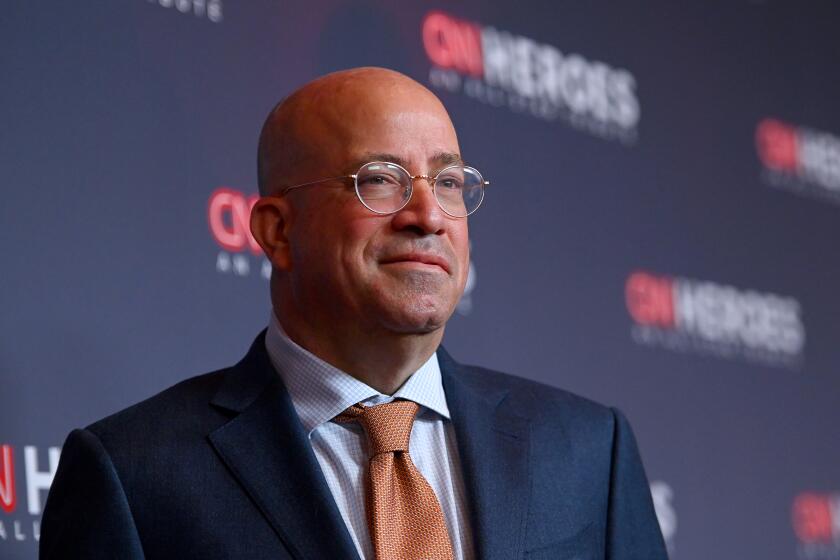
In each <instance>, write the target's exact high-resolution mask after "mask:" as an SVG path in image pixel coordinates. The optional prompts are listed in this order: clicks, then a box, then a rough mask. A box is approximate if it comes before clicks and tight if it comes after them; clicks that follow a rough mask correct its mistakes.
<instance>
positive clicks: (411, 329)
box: [380, 296, 455, 334]
mask: <svg viewBox="0 0 840 560" xmlns="http://www.w3.org/2000/svg"><path fill="white" fill-rule="evenodd" d="M415 297H416V296H415ZM424 300H425V301H424ZM391 303H393V304H394V305H393V306H388V307H387V309H382V308H380V313H381V314H380V317H382V324H383V325H384V326H385V327H386V328H387V329H388V330H390V331H392V332H397V333H402V334H428V333H431V332H434V331H437V330H440V329H441V328H443V327H444V326H445V325H446V322H447V321H448V320H449V317H450V316H451V315H452V312H453V311H454V310H455V306H454V305H451V306H450V305H444V304H442V303H441V302H439V301H434V302H430V301H428V299H427V298H423V297H419V298H416V299H400V300H399V301H394V302H391Z"/></svg>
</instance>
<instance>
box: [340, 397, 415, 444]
mask: <svg viewBox="0 0 840 560" xmlns="http://www.w3.org/2000/svg"><path fill="white" fill-rule="evenodd" d="M419 408H420V406H419V405H418V404H417V403H415V402H412V401H392V402H389V403H385V404H380V405H377V406H363V405H361V404H354V405H353V406H351V407H350V408H348V409H347V410H345V411H344V412H342V413H341V414H339V415H338V416H336V417H335V421H336V422H359V423H360V424H361V425H362V427H363V428H364V429H365V432H367V435H368V439H369V440H370V447H371V456H374V455H378V454H380V453H391V452H394V451H408V442H409V440H410V439H411V428H412V426H413V425H414V417H415V416H416V415H417V411H418V410H419Z"/></svg>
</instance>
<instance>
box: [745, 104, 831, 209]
mask: <svg viewBox="0 0 840 560" xmlns="http://www.w3.org/2000/svg"><path fill="white" fill-rule="evenodd" d="M755 144H756V151H757V152H758V158H759V160H761V163H762V164H763V174H762V175H763V178H764V180H765V182H767V183H768V184H769V185H771V186H773V187H777V188H780V189H784V190H788V191H791V192H794V193H796V194H802V195H807V196H812V197H816V198H820V199H823V200H828V201H830V202H834V203H836V204H840V137H838V136H835V135H833V134H830V133H828V132H820V131H818V130H813V129H810V128H805V127H799V126H795V125H792V124H789V123H785V122H782V121H780V120H777V119H772V118H767V119H764V120H762V121H761V122H759V123H758V126H757V127H756V131H755Z"/></svg>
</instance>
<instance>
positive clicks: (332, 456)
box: [265, 314, 475, 560]
mask: <svg viewBox="0 0 840 560" xmlns="http://www.w3.org/2000/svg"><path fill="white" fill-rule="evenodd" d="M265 345H266V349H267V350H268V354H269V357H270V358H271V362H272V364H273V365H274V368H275V369H276V370H277V371H278V372H279V374H280V375H281V377H282V378H283V383H284V384H285V385H286V388H287V389H288V391H289V395H290V396H291V399H292V403H293V404H294V407H295V410H296V411H297V413H298V416H299V417H300V420H301V422H302V424H303V428H304V430H305V431H306V433H307V434H308V436H309V441H310V443H311V444H312V449H313V450H314V451H315V456H316V457H317V458H318V463H320V465H321V471H322V472H323V473H324V478H326V481H327V484H328V485H329V488H330V491H331V492H332V495H333V498H334V499H335V503H336V504H337V505H338V510H339V511H340V512H341V517H342V518H343V519H344V523H345V524H346V525H347V529H348V531H349V532H350V536H351V537H352V539H353V543H354V544H355V545H356V549H357V550H358V551H359V556H360V557H361V558H362V560H374V552H373V543H372V542H371V539H370V533H369V531H368V525H367V517H366V512H365V503H366V502H365V480H366V477H367V466H368V459H369V455H368V441H367V436H366V435H365V433H364V430H363V429H362V427H361V426H360V425H359V424H358V423H356V422H351V423H341V424H339V423H336V422H331V420H332V419H333V418H335V417H336V416H337V415H339V414H340V413H341V412H343V411H344V410H346V409H347V408H348V407H350V406H352V405H354V404H356V403H364V404H365V405H367V406H375V405H377V404H382V403H386V402H390V401H392V400H394V399H396V398H401V399H407V400H411V401H414V402H416V403H417V404H419V405H420V410H419V412H418V413H417V418H416V420H415V421H414V426H413V428H412V430H411V440H410V442H409V453H410V454H411V460H412V461H413V462H414V464H415V465H416V466H417V468H418V469H419V470H420V472H421V473H422V474H423V476H424V477H425V478H426V480H427V481H428V482H429V484H430V485H431V487H432V489H433V490H434V491H435V494H436V495H437V498H438V501H439V502H440V506H441V509H442V510H443V515H444V517H445V518H446V526H447V528H448V529H449V536H450V539H451V540H452V547H453V549H454V553H455V558H456V560H472V559H473V558H474V556H475V555H474V551H473V544H472V533H471V530H470V526H469V514H468V509H467V499H466V492H465V488H464V482H463V479H462V475H461V472H462V471H461V463H460V459H459V457H458V449H457V446H456V443H455V430H454V427H453V426H452V422H451V420H450V416H449V407H447V405H446V395H445V394H444V391H443V383H442V382H441V375H440V366H439V365H438V360H437V355H436V354H432V356H431V357H430V358H429V359H428V360H427V361H426V363H424V364H423V365H422V366H420V369H418V370H417V371H416V372H415V373H414V374H412V375H411V377H409V378H408V380H407V381H406V382H405V383H404V384H403V386H402V387H400V388H399V390H397V392H396V393H394V394H393V395H392V396H388V395H383V394H381V393H379V392H378V391H377V390H376V389H373V388H372V387H370V386H368V385H366V384H365V383H363V382H361V381H359V380H358V379H356V378H355V377H352V376H351V375H349V374H347V373H344V372H343V371H341V370H339V369H338V368H335V367H333V366H332V365H330V364H328V363H326V362H325V361H323V360H321V359H320V358H318V357H316V356H315V355H313V354H312V353H310V352H308V351H307V350H305V349H304V348H301V347H300V346H299V345H297V344H296V343H295V342H294V341H292V340H291V339H290V338H289V337H288V336H287V335H286V333H285V332H284V331H283V328H282V327H281V326H280V324H279V322H278V321H277V318H276V317H275V316H274V314H272V316H271V321H270V323H269V326H268V332H267V333H266V337H265Z"/></svg>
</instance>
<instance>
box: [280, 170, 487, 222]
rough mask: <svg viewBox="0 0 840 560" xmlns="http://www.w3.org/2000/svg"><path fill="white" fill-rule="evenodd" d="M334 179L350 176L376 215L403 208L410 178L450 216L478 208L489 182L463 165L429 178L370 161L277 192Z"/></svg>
mask: <svg viewBox="0 0 840 560" xmlns="http://www.w3.org/2000/svg"><path fill="white" fill-rule="evenodd" d="M338 179H353V182H354V183H355V187H356V196H357V197H358V198H359V202H361V203H362V204H363V205H364V206H365V207H366V208H367V209H368V210H370V211H371V212H375V213H376V214H393V213H394V212H399V211H400V210H402V209H403V208H405V206H406V204H408V201H409V200H410V199H411V193H412V192H413V190H414V185H413V183H414V179H426V181H428V182H429V184H430V185H431V186H432V192H433V193H434V195H435V200H437V203H438V206H440V208H441V210H443V211H444V212H446V213H447V214H448V215H450V216H452V217H453V218H465V217H466V216H469V215H470V214H472V213H473V212H475V211H476V210H478V207H479V206H481V201H482V200H484V188H485V187H486V186H487V185H489V184H490V181H485V180H484V177H482V176H481V173H479V172H478V170H477V169H475V168H474V167H469V166H467V165H450V166H449V167H445V168H443V169H441V170H440V171H439V172H438V174H437V175H435V176H434V177H430V176H428V175H411V174H410V173H409V172H408V171H406V170H405V168H404V167H402V166H400V165H397V164H396V163H389V162H387V161H372V162H370V163H366V164H364V165H363V166H362V167H360V168H359V171H358V172H357V173H355V174H353V175H341V176H339V177H329V178H327V179H318V180H317V181H310V182H308V183H301V184H300V185H292V186H290V187H286V188H284V189H282V190H281V191H280V194H286V193H287V192H289V191H291V190H294V189H299V188H301V187H308V186H309V185H315V184H317V183H324V182H327V181H335V180H338Z"/></svg>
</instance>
